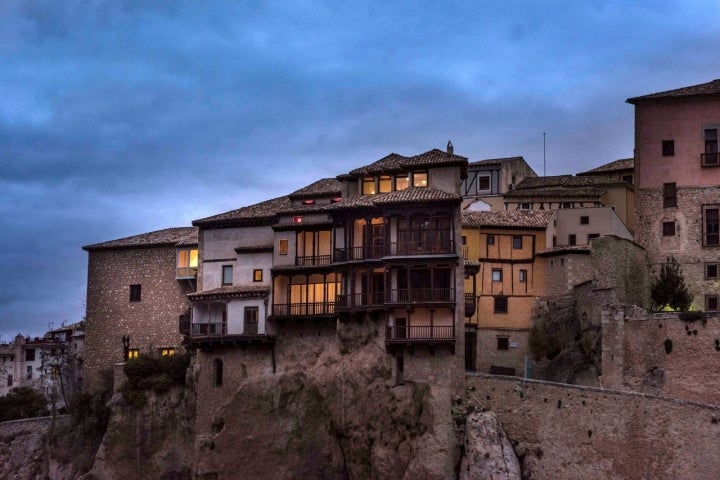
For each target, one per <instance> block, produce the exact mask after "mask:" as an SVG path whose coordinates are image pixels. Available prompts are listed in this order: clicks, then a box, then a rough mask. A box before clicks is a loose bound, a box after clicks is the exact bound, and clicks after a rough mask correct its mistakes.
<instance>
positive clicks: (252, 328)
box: [243, 307, 259, 335]
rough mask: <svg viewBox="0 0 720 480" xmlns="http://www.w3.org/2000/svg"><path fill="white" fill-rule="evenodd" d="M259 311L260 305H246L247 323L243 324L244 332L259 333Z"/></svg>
mask: <svg viewBox="0 0 720 480" xmlns="http://www.w3.org/2000/svg"><path fill="white" fill-rule="evenodd" d="M258 313H259V310H258V307H245V323H244V325H243V333H249V334H254V335H257V333H258Z"/></svg>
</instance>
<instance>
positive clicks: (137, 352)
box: [128, 348, 140, 360]
mask: <svg viewBox="0 0 720 480" xmlns="http://www.w3.org/2000/svg"><path fill="white" fill-rule="evenodd" d="M139 356H140V349H139V348H131V349H130V350H128V360H132V359H133V358H138V357H139Z"/></svg>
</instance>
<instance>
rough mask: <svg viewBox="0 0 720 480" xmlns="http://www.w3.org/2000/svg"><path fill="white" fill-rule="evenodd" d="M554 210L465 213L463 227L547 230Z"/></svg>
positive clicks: (463, 214)
mask: <svg viewBox="0 0 720 480" xmlns="http://www.w3.org/2000/svg"><path fill="white" fill-rule="evenodd" d="M552 214H553V211H552V210H512V211H494V212H463V213H462V226H463V227H478V228H482V227H514V228H546V227H547V226H548V222H550V218H551V217H552Z"/></svg>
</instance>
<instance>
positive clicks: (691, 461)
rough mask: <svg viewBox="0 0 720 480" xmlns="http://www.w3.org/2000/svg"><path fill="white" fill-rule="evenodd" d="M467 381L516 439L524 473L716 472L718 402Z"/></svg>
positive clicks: (706, 475) (482, 378)
mask: <svg viewBox="0 0 720 480" xmlns="http://www.w3.org/2000/svg"><path fill="white" fill-rule="evenodd" d="M466 382H467V389H468V393H469V394H468V401H469V402H470V403H476V404H480V405H482V406H483V407H485V408H487V409H489V410H492V411H493V412H494V413H495V414H496V415H497V417H498V419H499V420H500V422H501V423H502V425H503V427H504V429H505V431H506V432H507V434H508V436H509V437H510V439H511V441H513V443H515V450H516V452H517V453H518V456H519V457H520V458H521V461H522V464H523V475H524V478H537V479H554V480H563V479H578V478H607V479H625V478H652V479H654V480H662V479H676V478H692V479H708V480H709V479H714V478H717V472H718V471H719V469H720V450H718V449H717V448H716V447H715V445H716V444H717V439H718V437H719V436H720V407H717V406H711V405H705V404H700V403H693V402H685V401H680V400H672V399H667V398H660V397H654V396H649V395H643V394H639V393H629V392H619V391H612V390H602V389H598V388H592V387H579V386H572V385H562V384H554V383H549V382H538V381H533V380H523V379H519V378H516V377H495V376H490V375H482V374H468V375H467V379H466Z"/></svg>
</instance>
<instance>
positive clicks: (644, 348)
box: [602, 307, 720, 404]
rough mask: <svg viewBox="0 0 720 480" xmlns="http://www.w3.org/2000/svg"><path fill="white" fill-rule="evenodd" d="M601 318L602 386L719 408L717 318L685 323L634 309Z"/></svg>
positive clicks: (612, 311) (612, 309) (719, 320)
mask: <svg viewBox="0 0 720 480" xmlns="http://www.w3.org/2000/svg"><path fill="white" fill-rule="evenodd" d="M602 316H603V376H602V385H603V386H604V387H607V388H617V389H630V390H634V391H637V392H644V393H650V394H654V395H662V396H665V397H673V398H680V399H683V400H691V401H698V402H704V403H711V404H720V372H719V371H718V369H717V368H716V362H715V361H713V359H715V358H718V359H720V317H718V316H709V317H707V320H706V322H703V321H701V320H697V321H694V322H685V321H683V320H680V319H679V318H678V317H677V315H676V314H668V313H662V314H647V313H646V312H645V311H643V310H641V309H637V308H634V307H628V308H623V307H610V308H607V309H605V310H604V311H603V314H602Z"/></svg>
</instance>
